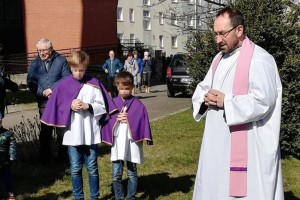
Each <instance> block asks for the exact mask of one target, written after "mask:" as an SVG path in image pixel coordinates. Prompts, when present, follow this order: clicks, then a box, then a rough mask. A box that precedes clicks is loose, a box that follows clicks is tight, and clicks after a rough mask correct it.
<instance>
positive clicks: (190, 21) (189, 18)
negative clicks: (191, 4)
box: [187, 16, 194, 26]
mask: <svg viewBox="0 0 300 200" xmlns="http://www.w3.org/2000/svg"><path fill="white" fill-rule="evenodd" d="M187 18H188V19H187V24H188V26H194V19H193V16H188V17H187Z"/></svg>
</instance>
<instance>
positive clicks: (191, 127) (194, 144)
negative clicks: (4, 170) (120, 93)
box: [13, 110, 300, 200]
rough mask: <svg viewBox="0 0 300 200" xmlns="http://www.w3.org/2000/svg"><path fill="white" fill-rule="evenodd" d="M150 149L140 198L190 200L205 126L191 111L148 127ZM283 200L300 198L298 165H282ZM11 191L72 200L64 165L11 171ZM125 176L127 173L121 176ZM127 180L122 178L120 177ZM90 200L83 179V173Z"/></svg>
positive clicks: (103, 183)
mask: <svg viewBox="0 0 300 200" xmlns="http://www.w3.org/2000/svg"><path fill="white" fill-rule="evenodd" d="M151 127H152V133H153V138H154V145H153V146H146V145H145V146H144V153H145V163H144V164H143V165H139V166H138V174H139V183H138V193H137V197H138V199H149V200H154V199H159V200H189V199H191V198H192V193H193V186H194V180H195V174H196V170H197V165H198V158H199V149H200V144H201V137H202V131H203V122H202V123H196V122H195V121H194V120H193V119H192V116H191V110H187V111H184V112H182V113H179V114H176V115H173V116H169V117H167V118H164V119H160V120H158V121H154V122H152V123H151ZM99 150H100V155H99V172H100V193H101V199H102V200H108V199H113V196H112V189H111V162H110V154H109V153H110V148H109V147H107V146H101V147H99ZM282 166H283V176H284V190H285V197H286V200H297V199H298V200H299V198H300V184H299V183H300V161H299V160H296V159H289V160H284V161H283V164H282ZM13 170H14V173H13V175H14V186H15V193H16V194H17V195H18V199H19V200H22V199H24V200H25V199H26V200H52V199H53V200H62V199H72V189H71V182H70V176H69V170H68V165H66V166H51V167H48V168H45V167H40V166H27V165H24V164H20V163H17V164H16V165H15V166H14V167H13ZM125 174H126V173H125ZM124 176H125V178H126V175H124ZM84 179H85V181H84V184H85V195H86V199H88V187H87V174H86V171H85V170H84Z"/></svg>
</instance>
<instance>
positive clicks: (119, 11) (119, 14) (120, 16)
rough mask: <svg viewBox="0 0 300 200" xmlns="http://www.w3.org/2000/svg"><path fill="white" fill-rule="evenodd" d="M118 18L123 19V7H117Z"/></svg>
mask: <svg viewBox="0 0 300 200" xmlns="http://www.w3.org/2000/svg"><path fill="white" fill-rule="evenodd" d="M117 20H119V21H123V8H121V7H118V8H117Z"/></svg>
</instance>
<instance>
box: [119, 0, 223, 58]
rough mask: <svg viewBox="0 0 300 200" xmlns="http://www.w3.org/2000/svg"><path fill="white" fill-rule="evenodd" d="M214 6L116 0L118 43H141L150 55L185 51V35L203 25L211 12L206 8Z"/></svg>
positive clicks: (192, 0) (196, 1) (190, 0)
mask: <svg viewBox="0 0 300 200" xmlns="http://www.w3.org/2000/svg"><path fill="white" fill-rule="evenodd" d="M215 2H216V3H224V2H225V1H224V0H216V1H215ZM216 6H217V5H215V4H210V3H207V1H204V0H130V1H129V0H119V1H118V8H117V34H118V37H119V39H120V41H121V43H128V42H141V43H144V45H145V48H148V49H150V52H151V54H156V55H164V56H169V55H171V54H175V53H177V52H186V49H185V44H186V41H187V39H188V37H189V36H190V35H191V33H192V32H193V31H197V30H199V29H204V28H206V20H207V18H208V17H211V15H212V14H214V13H213V12H209V11H208V10H210V9H212V8H215V7H216ZM200 13H202V14H201V15H200ZM125 53H126V52H125Z"/></svg>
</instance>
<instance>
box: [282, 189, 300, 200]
mask: <svg viewBox="0 0 300 200" xmlns="http://www.w3.org/2000/svg"><path fill="white" fill-rule="evenodd" d="M284 198H285V199H286V200H300V198H298V197H296V196H295V195H294V193H293V192H291V191H289V192H285V193H284Z"/></svg>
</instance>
